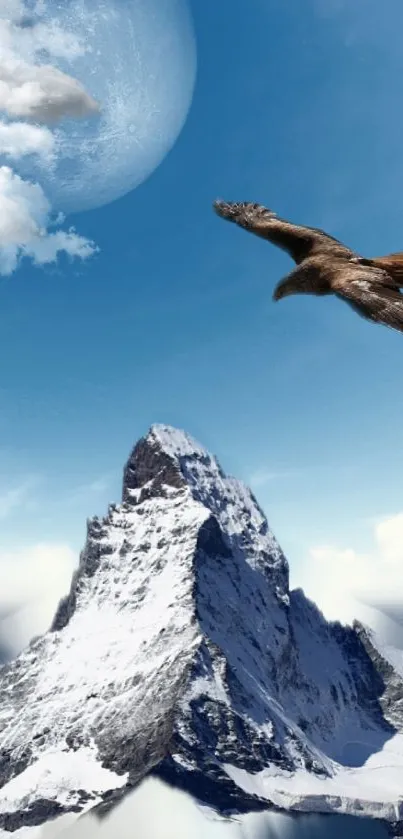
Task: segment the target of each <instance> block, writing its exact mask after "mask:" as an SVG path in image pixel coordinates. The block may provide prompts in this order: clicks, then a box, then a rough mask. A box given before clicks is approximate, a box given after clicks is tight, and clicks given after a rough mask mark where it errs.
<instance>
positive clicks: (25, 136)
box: [0, 121, 56, 163]
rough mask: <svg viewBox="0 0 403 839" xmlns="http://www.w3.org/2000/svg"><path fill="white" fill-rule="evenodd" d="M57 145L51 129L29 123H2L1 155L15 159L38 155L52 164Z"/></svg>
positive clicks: (0, 136)
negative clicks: (26, 155) (27, 155)
mask: <svg viewBox="0 0 403 839" xmlns="http://www.w3.org/2000/svg"><path fill="white" fill-rule="evenodd" d="M55 145H56V138H55V136H54V134H52V132H51V131H50V130H49V128H46V127H44V126H39V125H30V123H27V122H8V123H6V122H1V121H0V154H5V155H7V156H8V157H11V158H14V159H18V158H19V157H23V156H24V155H25V154H38V155H40V156H41V157H42V158H43V159H44V161H46V162H47V163H51V161H52V158H53V153H54V149H55Z"/></svg>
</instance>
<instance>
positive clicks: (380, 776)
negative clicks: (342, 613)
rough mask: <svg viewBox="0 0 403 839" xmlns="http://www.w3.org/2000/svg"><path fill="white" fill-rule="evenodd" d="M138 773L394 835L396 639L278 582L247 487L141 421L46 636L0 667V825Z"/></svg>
mask: <svg viewBox="0 0 403 839" xmlns="http://www.w3.org/2000/svg"><path fill="white" fill-rule="evenodd" d="M150 773H153V774H155V775H158V776H159V777H161V778H162V779H164V780H166V781H168V782H170V783H173V784H175V785H177V786H179V787H181V788H183V789H185V790H187V791H189V792H191V793H193V794H194V795H195V796H196V797H197V798H198V799H199V800H200V801H201V802H202V803H203V804H204V805H206V806H208V807H209V808H212V809H216V810H219V811H220V812H221V813H235V812H242V811H243V812H244V811H248V810H253V809H267V808H270V807H279V808H285V809H292V810H296V811H298V810H299V811H316V812H343V813H346V812H348V813H351V814H356V815H361V816H363V815H370V816H373V817H374V818H378V819H382V820H384V821H385V822H387V823H388V825H389V827H390V831H391V835H394V836H397V835H403V655H402V653H400V652H398V651H396V650H392V649H384V648H382V646H381V644H380V642H379V640H378V639H377V638H376V637H375V636H374V634H373V633H371V632H370V631H369V630H367V629H365V628H364V627H363V626H361V625H358V624H357V625H355V626H354V627H353V628H351V627H344V626H341V625H340V624H329V623H327V622H326V621H325V619H324V618H323V616H322V614H321V613H320V611H319V610H318V609H317V608H316V606H315V605H314V604H313V603H312V602H310V601H309V600H307V598H306V597H305V595H304V593H303V592H302V591H300V590H298V591H291V592H290V590H289V579H288V564H287V561H286V559H285V557H284V555H283V553H282V551H281V549H280V547H279V545H278V543H277V542H276V539H275V538H274V536H273V534H272V533H271V531H270V529H269V527H268V524H267V521H266V519H265V516H264V514H263V512H262V511H261V509H260V508H259V506H258V504H257V502H256V500H255V498H254V496H253V495H252V494H251V492H250V491H249V490H248V489H247V488H246V487H245V486H244V485H243V484H241V483H239V482H238V481H236V480H234V479H233V478H228V477H226V476H225V475H224V474H223V472H222V470H221V468H220V466H219V464H218V463H217V461H216V459H215V458H214V457H212V456H211V455H210V454H209V453H208V452H207V451H205V450H204V449H203V448H201V446H199V445H198V444H197V443H195V442H194V441H193V440H192V439H191V438H190V437H189V436H187V435H186V434H185V433H183V432H180V431H176V430H175V429H172V428H169V427H166V426H160V425H158V426H153V427H152V428H151V430H150V431H149V433H148V434H147V436H146V437H145V438H143V439H142V440H140V441H139V443H137V445H136V447H135V448H134V450H133V452H132V454H131V456H130V458H129V461H128V463H127V465H126V468H125V470H124V480H123V497H122V503H121V504H119V505H112V506H111V507H110V508H109V510H108V514H107V515H106V517H105V518H103V519H98V518H95V519H92V520H91V521H89V522H88V536H87V541H86V545H85V548H84V550H83V552H82V554H81V557H80V562H79V567H78V570H77V571H76V573H75V575H74V577H73V580H72V584H71V590H70V593H69V594H68V596H67V597H66V598H65V599H64V600H63V601H62V602H61V603H60V604H59V607H58V610H57V613H56V616H55V618H54V621H53V625H52V627H51V629H50V631H49V632H48V633H46V634H45V635H44V636H43V637H41V638H37V639H35V640H34V641H33V642H32V643H31V644H30V646H29V647H28V649H27V650H25V651H24V652H23V653H22V654H21V655H20V656H19V657H18V658H17V659H16V660H15V661H14V662H12V663H10V664H7V665H5V666H3V667H2V668H1V669H0V786H1V790H0V827H1V828H2V829H3V831H4V832H6V833H8V832H13V831H16V830H18V829H19V828H20V827H28V826H34V825H41V824H43V823H44V822H45V821H47V820H48V819H50V818H53V817H55V816H57V815H59V814H62V813H67V812H70V813H77V814H81V813H84V812H85V811H87V810H89V809H91V808H95V809H96V811H97V812H98V813H99V814H100V815H102V813H104V812H107V811H108V810H109V809H110V808H111V807H112V806H113V805H114V804H115V803H116V802H117V801H119V800H120V799H121V798H122V796H123V795H125V794H126V793H127V792H128V791H129V790H130V789H132V788H133V787H134V786H135V785H136V784H137V783H138V782H139V781H140V780H141V779H143V778H144V777H145V776H146V775H147V774H150ZM399 831H400V833H399Z"/></svg>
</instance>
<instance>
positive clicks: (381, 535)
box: [298, 513, 403, 621]
mask: <svg viewBox="0 0 403 839" xmlns="http://www.w3.org/2000/svg"><path fill="white" fill-rule="evenodd" d="M298 584H300V585H301V586H302V587H303V588H304V590H305V592H306V594H307V595H308V596H309V597H310V598H311V599H312V600H315V602H316V603H317V604H318V606H319V607H320V608H321V609H322V611H323V612H324V614H325V615H326V617H328V618H330V619H337V618H338V619H340V620H344V621H351V620H352V619H353V618H355V617H358V618H359V617H360V615H361V614H362V613H363V609H364V611H365V608H366V607H374V608H378V607H382V605H387V604H393V603H400V604H401V608H402V612H403V513H398V514H396V515H392V516H385V517H382V518H380V519H378V521H377V522H376V523H375V526H374V548H373V550H372V551H371V553H360V552H358V551H355V550H353V549H352V548H348V547H338V546H334V545H324V546H316V547H313V548H312V549H311V550H310V554H309V558H308V560H307V561H306V562H305V563H304V564H303V567H302V571H301V572H300V574H299V580H298Z"/></svg>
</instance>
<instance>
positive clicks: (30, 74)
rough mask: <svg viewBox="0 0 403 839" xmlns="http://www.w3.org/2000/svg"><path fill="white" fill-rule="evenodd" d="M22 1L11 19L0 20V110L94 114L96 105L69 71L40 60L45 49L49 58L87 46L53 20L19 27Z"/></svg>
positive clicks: (44, 118) (42, 116) (49, 117)
mask: <svg viewBox="0 0 403 839" xmlns="http://www.w3.org/2000/svg"><path fill="white" fill-rule="evenodd" d="M19 17H21V4H18V9H17V7H16V10H15V16H14V20H13V19H12V20H10V19H8V20H7V19H0V110H2V111H5V112H6V113H7V114H8V115H9V116H10V117H23V118H26V119H27V118H29V119H35V120H36V121H37V122H38V121H39V122H55V121H58V120H60V119H62V118H63V117H74V118H81V117H84V116H88V115H90V114H94V113H98V111H99V106H98V104H97V103H96V102H95V100H94V99H93V98H92V96H90V94H89V93H87V91H86V90H85V89H84V87H83V86H82V85H81V84H80V82H78V81H77V79H75V78H73V76H70V75H68V74H67V73H64V72H62V71H61V70H59V69H58V68H57V67H55V66H53V65H52V64H51V63H49V61H48V62H46V63H38V61H37V55H38V53H40V52H42V51H46V52H47V53H48V55H49V56H50V57H53V58H57V57H59V58H67V59H71V58H75V57H77V56H78V55H80V54H82V53H83V52H84V50H85V47H84V46H83V45H82V44H81V43H80V41H79V40H77V38H76V36H74V35H72V34H71V33H68V32H65V31H64V30H63V29H61V27H59V26H58V24H57V22H56V21H54V22H53V23H50V24H49V23H43V22H41V21H38V22H35V23H33V24H32V25H30V26H20V25H19V23H18V18H19Z"/></svg>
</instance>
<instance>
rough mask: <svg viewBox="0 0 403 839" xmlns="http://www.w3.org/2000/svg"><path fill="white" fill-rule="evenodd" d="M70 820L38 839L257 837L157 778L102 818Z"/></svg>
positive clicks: (55, 824) (44, 830) (47, 828)
mask: <svg viewBox="0 0 403 839" xmlns="http://www.w3.org/2000/svg"><path fill="white" fill-rule="evenodd" d="M68 821H69V817H63V816H62V817H61V818H60V819H58V820H56V821H55V822H53V824H48V825H46V826H45V827H44V828H42V830H41V832H40V833H39V834H38V836H37V839H55V837H56V836H58V837H60V839H86V837H95V836H96V837H97V839H115V837H116V836H118V837H119V839H133V837H136V839H190V837H191V839H247V837H252V835H254V836H255V837H256V839H257V835H256V833H253V834H252V832H250V833H249V831H247V829H246V830H245V831H244V829H243V827H242V825H241V823H240V824H237V823H236V822H234V821H223V820H221V819H218V818H216V819H213V818H207V817H206V816H205V815H204V814H203V813H202V812H201V810H200V809H199V808H198V807H197V806H196V804H195V802H194V801H193V799H192V798H191V797H190V796H189V795H186V794H185V793H183V792H181V791H179V790H175V789H172V788H171V787H168V786H166V784H163V783H162V782H161V781H159V780H157V779H155V778H150V779H147V780H145V781H143V783H142V784H141V785H140V786H139V787H138V789H137V790H136V791H135V792H134V793H132V794H131V795H130V796H129V797H128V798H127V799H126V800H125V801H123V803H122V804H120V805H118V806H117V807H116V809H115V810H114V811H113V812H112V814H111V815H110V816H108V817H107V818H106V819H104V820H102V821H98V819H96V818H95V816H91V815H89V816H86V817H84V818H82V819H80V820H78V821H76V822H75V824H74V825H73V826H71V827H67V824H68ZM245 821H246V820H245ZM266 835H267V834H266ZM269 835H270V834H269ZM16 839H18V833H17V834H16Z"/></svg>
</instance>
